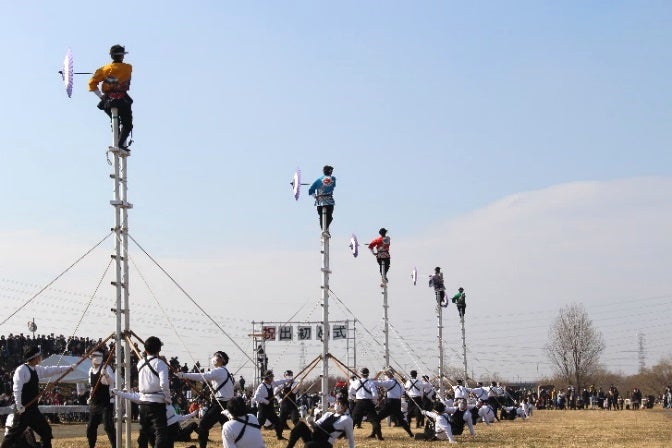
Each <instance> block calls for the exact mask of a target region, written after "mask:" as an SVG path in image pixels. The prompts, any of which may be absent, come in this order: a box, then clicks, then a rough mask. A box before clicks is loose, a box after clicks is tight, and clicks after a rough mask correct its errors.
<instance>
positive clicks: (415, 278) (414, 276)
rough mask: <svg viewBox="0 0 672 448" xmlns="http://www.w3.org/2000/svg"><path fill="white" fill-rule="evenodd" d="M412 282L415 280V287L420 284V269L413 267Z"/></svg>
mask: <svg viewBox="0 0 672 448" xmlns="http://www.w3.org/2000/svg"><path fill="white" fill-rule="evenodd" d="M411 280H413V286H415V285H416V284H417V283H418V268H416V267H415V266H413V271H411Z"/></svg>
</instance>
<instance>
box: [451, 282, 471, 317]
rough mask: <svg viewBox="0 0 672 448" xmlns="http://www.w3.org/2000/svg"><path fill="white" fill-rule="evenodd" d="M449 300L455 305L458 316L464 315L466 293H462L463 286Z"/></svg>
mask: <svg viewBox="0 0 672 448" xmlns="http://www.w3.org/2000/svg"><path fill="white" fill-rule="evenodd" d="M451 301H452V302H453V303H454V304H456V305H457V311H458V312H459V313H460V317H464V312H465V311H467V295H466V294H465V293H464V288H462V287H460V288H459V289H458V290H457V294H455V295H454V296H453V298H452V299H451Z"/></svg>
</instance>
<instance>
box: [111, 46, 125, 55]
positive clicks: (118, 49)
mask: <svg viewBox="0 0 672 448" xmlns="http://www.w3.org/2000/svg"><path fill="white" fill-rule="evenodd" d="M124 54H128V52H127V51H126V48H125V47H124V46H123V45H119V44H117V45H112V46H111V47H110V56H121V55H124Z"/></svg>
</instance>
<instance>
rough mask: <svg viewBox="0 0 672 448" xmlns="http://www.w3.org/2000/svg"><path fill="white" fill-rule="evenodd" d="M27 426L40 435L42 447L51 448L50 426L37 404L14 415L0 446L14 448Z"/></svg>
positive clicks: (1, 447) (51, 435)
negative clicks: (12, 422)
mask: <svg viewBox="0 0 672 448" xmlns="http://www.w3.org/2000/svg"><path fill="white" fill-rule="evenodd" d="M27 428H31V429H32V430H33V431H35V432H36V433H37V435H38V436H40V438H41V439H42V447H43V448H51V439H53V438H54V436H53V434H52V432H51V426H49V422H47V419H46V418H45V417H44V415H42V413H41V412H40V409H39V408H38V407H37V405H34V406H32V407H30V408H28V409H26V410H25V411H24V412H23V414H16V415H15V416H14V424H13V425H12V426H11V427H10V428H9V431H8V432H7V435H6V436H5V438H4V439H3V441H2V445H0V448H14V446H15V445H16V444H17V443H18V442H19V439H21V438H23V433H24V432H25V430H26V429H27Z"/></svg>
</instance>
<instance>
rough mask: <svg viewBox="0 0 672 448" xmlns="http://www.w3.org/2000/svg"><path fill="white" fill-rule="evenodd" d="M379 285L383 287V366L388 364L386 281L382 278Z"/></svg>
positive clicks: (388, 337) (388, 340)
mask: <svg viewBox="0 0 672 448" xmlns="http://www.w3.org/2000/svg"><path fill="white" fill-rule="evenodd" d="M380 286H382V287H383V324H384V325H383V333H385V364H384V365H385V368H387V367H389V366H390V327H389V325H390V324H389V319H388V317H387V309H388V308H389V306H388V305H387V281H386V280H385V279H384V278H383V281H382V283H381V284H380Z"/></svg>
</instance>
